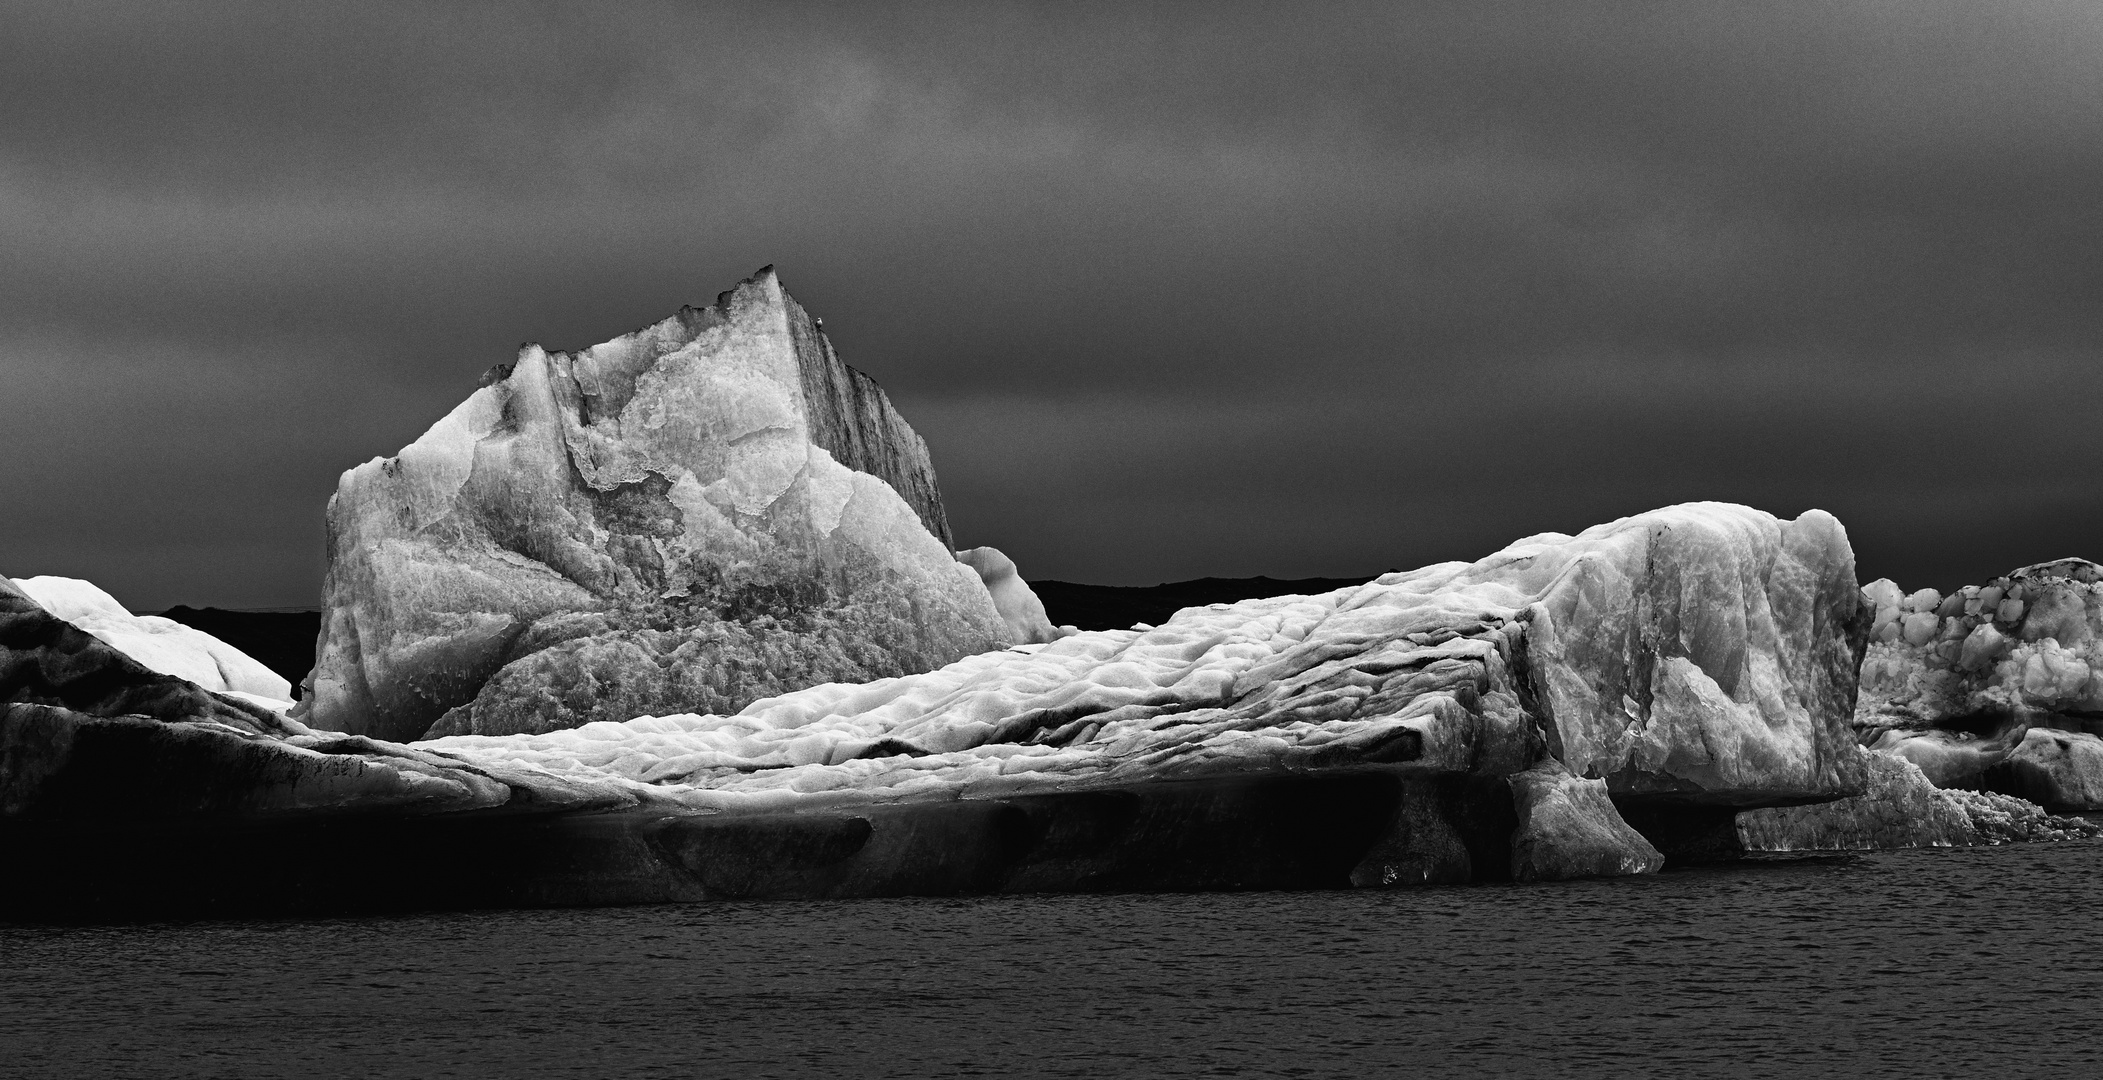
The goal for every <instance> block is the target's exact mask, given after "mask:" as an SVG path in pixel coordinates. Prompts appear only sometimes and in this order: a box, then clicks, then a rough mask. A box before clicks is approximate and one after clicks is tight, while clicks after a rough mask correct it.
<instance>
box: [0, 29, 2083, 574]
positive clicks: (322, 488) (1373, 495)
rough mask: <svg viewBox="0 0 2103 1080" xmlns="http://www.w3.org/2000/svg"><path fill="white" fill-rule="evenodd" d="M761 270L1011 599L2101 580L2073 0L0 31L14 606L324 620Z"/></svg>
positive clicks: (2, 371)
mask: <svg viewBox="0 0 2103 1080" xmlns="http://www.w3.org/2000/svg"><path fill="white" fill-rule="evenodd" d="M769 263H772V264H775V265H776V266H778V267H779V269H780V271H781V274H782V278H783V280H784V281H785V282H786V283H787V285H788V287H789V288H790V290H791V291H793V292H794V293H795V294H796V295H797V297H798V298H799V299H801V300H802V301H803V302H804V303H805V304H806V305H807V306H808V307H810V308H811V310H812V311H813V312H814V313H816V314H818V315H821V316H823V317H824V318H825V326H826V330H827V332H828V333H829V334H830V335H831V336H832V338H833V340H834V342H835V344H837V345H838V346H839V348H840V350H841V352H842V354H843V356H844V357H845V358H846V359H847V360H848V362H849V363H852V364H854V365H855V366H857V367H859V368H861V369H862V370H864V371H867V372H869V373H870V374H871V375H873V376H875V377H876V379H877V380H878V381H879V382H881V383H882V384H883V385H884V387H885V388H886V389H887V390H888V391H889V392H890V393H891V395H892V398H893V399H894V401H895V402H896V403H897V405H898V407H899V408H900V410H901V411H902V412H903V413H904V414H905V416H906V417H907V419H908V420H910V421H911V422H912V423H913V425H914V426H915V427H916V428H918V429H919V431H920V432H921V433H922V434H923V435H925V436H926V437H927V440H928V442H929V443H930V445H931V446H932V447H933V450H934V454H935V464H936V467H937V470H938V472H939V474H940V477H941V480H942V485H943V491H944V495H945V497H946V498H947V500H948V503H949V508H950V513H951V517H952V521H953V523H954V525H955V527H956V532H957V536H958V539H959V541H960V542H961V543H963V544H966V545H976V544H992V545H995V546H998V547H1000V548H1002V549H1004V550H1006V551H1007V552H1008V553H1009V554H1011V555H1013V556H1014V557H1015V559H1016V560H1017V562H1018V563H1019V564H1020V565H1021V567H1022V568H1023V571H1024V574H1025V575H1026V576H1030V577H1040V578H1043V577H1048V578H1062V579H1066V580H1079V581H1092V582H1101V583H1114V584H1146V583H1152V582H1156V581H1162V580H1174V579H1180V578H1190V577H1197V576H1201V575H1225V576H1241V575H1252V574H1259V573H1262V574H1269V575H1272V576H1278V577H1297V576H1307V575H1336V576H1341V575H1347V574H1360V573H1363V574H1371V573H1375V572H1378V571H1380V570H1383V569H1388V568H1398V567H1408V566H1415V565H1420V564H1422V563H1425V562H1430V561H1434V560H1439V559H1447V558H1474V557H1478V556H1480V555H1483V554H1486V553H1488V552H1489V551H1491V550H1494V549H1495V548H1497V547H1499V546H1501V545H1503V544H1504V543H1506V542H1507V541H1509V540H1511V539H1514V538H1517V537H1519V536H1521V535H1525V534H1527V533H1532V532H1537V531H1541V530H1546V529H1555V530H1561V531H1576V530H1578V529H1581V528H1584V527H1585V526H1588V525H1591V524H1594V523H1596V522H1600V521H1604V520H1607V519H1610V518H1613V517H1616V516H1620V515H1623V514H1628V513H1633V512H1637V511H1641V510H1645V509H1648V508H1651V507H1654V506H1658V505H1662V504H1666V503H1671V502H1677V501H1681V500H1687V499H1698V498H1713V499H1727V500H1733V501H1740V502H1746V503H1750V504H1752V505H1755V506H1758V507H1761V508H1763V509H1767V510H1770V511H1773V512H1775V513H1778V514H1783V515H1794V514H1796V513H1798V512H1800V511H1802V510H1804V509H1807V508H1810V507H1821V508H1824V509H1827V510H1830V511H1832V512H1834V513H1835V514H1837V515H1839V516H1840V518H1841V520H1842V521H1844V522H1845V523H1846V524H1847V525H1848V528H1849V532H1850V535H1851V536H1852V538H1853V540H1854V543H1855V546H1856V551H1857V555H1858V558H1859V560H1860V563H1861V569H1862V573H1863V577H1864V579H1865V580H1867V579H1868V578H1871V577H1876V576H1882V575H1889V576H1892V577H1895V578H1897V579H1898V580H1899V581H1900V582H1901V583H1902V584H1904V585H1906V586H1907V587H1909V588H1912V587H1919V586H1922V585H1935V586H1938V587H1943V588H1947V587H1950V586H1953V585H1957V584H1963V583H1965V582H1969V581H1977V580H1981V579H1984V578H1986V577H1990V576H1992V575H1994V574H1996V573H1999V572H2002V571H2005V570H2008V569H2011V568H2013V567H2015V566H2017V565H2021V564H2024V563H2028V562H2034V561H2038V560H2041V559H2046V558H2053V557H2058V556H2063V555H2069V554H2080V555H2086V556H2089V557H2095V558H2103V486H2099V483H2098V478H2099V475H2103V434H2099V429H2098V425H2097V417H2098V416H2099V413H2103V5H2098V4H2095V3H2087V2H2082V3H2065V4H2033V3H2021V2H1996V3H1992V4H1977V3H1964V4H1939V3H1929V2H1905V3H1883V4H1860V3H1832V4H1809V3H1806V4H1714V5H1710V4H1689V3H1683V2H1673V3H1661V4H1614V5H1604V6H1602V5H1589V4H1585V5H1577V4H1564V3H1554V4H1543V5H1539V6H1531V5H1495V6H1490V5H1478V4H1474V3H1461V4H1452V5H1444V4H1422V3H1420V4H1400V3H1383V4H1367V5H1363V6H1352V5H1342V4H1338V5H1310V4H1274V5H1252V6H1249V7H1246V8H1236V7H1232V6H1229V5H1225V4H1205V5H1195V4H1193V5H1187V6H1185V5H1162V6H1157V7H1147V6H1144V5H1138V4H1115V5H1103V6H1099V7H1080V6H1073V5H1063V4H1061V5H1043V6H1041V7H1037V8H1028V7H1015V8H997V7H990V6H983V5H972V6H962V5H959V6H955V7H949V6H918V5H906V6H890V5H879V4H855V5H838V6H798V5H793V4H784V3H769V4H763V5H752V6H749V7H728V6H724V7H717V6H711V5H698V4H691V5H689V4H677V5H655V4H643V3H626V4H619V5H614V4H598V3H594V4H579V5H574V6H565V5H558V4H523V3H519V4H502V5H497V4H491V5H477V4H454V5H399V6H397V5H391V4H379V3H370V4H361V5H356V6H326V5H320V4H314V5H307V4H300V5H285V4H277V3H270V4H257V5H253V6H248V5H243V4H237V3H212V4H190V3H169V2H152V3H139V4H135V5H121V4H88V3H77V2H67V3H53V4H48V5H47V4H38V3H23V2H16V0H5V2H4V3H0V417H4V425H5V427H4V430H5V436H4V445H5V447H6V450H5V454H4V457H0V573H4V574H7V575H10V576H17V577H20V576H27V575H31V574H39V573H57V574H68V575H74V576H81V577H87V578H90V579H92V580H94V581H96V582H98V583H100V584H102V585H104V586H105V587H107V588H109V589H111V591H113V592H114V593H116V594H117V596H118V597H119V598H120V599H122V600H124V601H125V602H126V603H128V604H129V605H131V606H132V607H133V608H134V609H135V610H158V609H159V608H161V607H165V606H168V605H170V604H175V603H187V604H193V605H206V604H215V605H220V606H234V607H244V606H297V605H312V604H314V603H316V602H317V600H318V596H319V587H320V575H321V568H322V508H323V504H324V503H325V501H326V499H327V497H328V495H329V493H330V492H331V491H332V490H334V485H335V479H336V476H337V475H338V474H339V473H340V472H341V471H342V470H344V469H346V468H349V467H351V466H353V465H355V464H357V463H359V462H361V461H364V460H366V459H368V458H371V457H374V456H376V455H385V454H391V453H393V452H394V451H395V450H396V449H398V448H399V447H401V446H402V445H404V444H405V443H407V442H409V441H410V440H412V439H414V438H415V437H416V436H417V435H418V434H419V433H420V432H421V431H422V430H423V429H424V428H425V427H427V426H428V425H429V424H430V423H431V422H432V421H434V420H436V419H437V418H438V417H439V416H441V415H443V414H444V413H445V412H446V411H447V410H448V409H450V408H451V407H452V406H453V405H454V404H455V403H456V402H458V401H459V400H460V399H461V398H462V397H464V396H466V394H468V393H469V392H470V391H471V390H472V389H473V388H474V385H475V379H476V377H477V376H478V375H479V374H480V373H481V372H482V371H483V370H484V369H486V368H487V367H489V366H490V365H491V364H494V363H500V362H504V361H507V360H509V359H511V357H512V355H513V354H514V352H515V350H516V349H517V347H518V345H519V343H520V342H522V341H529V340H530V341H539V342H542V343H545V344H546V345H548V346H549V347H551V348H578V347H582V346H585V345H589V344H592V343H594V342H598V341H601V340H604V339H606V338H609V337H612V336H614V335H616V334H619V333H622V332H625V331H627V330H630V329H633V328H636V327H638V326H642V325H645V324H647V323H649V322H652V321H655V320H656V319H658V318H661V317H663V316H665V315H667V314H670V313H671V312H672V311H674V310H676V309H677V308H678V307H679V305H681V304H683V303H697V304H698V303H706V302H709V301H711V300H712V299H713V298H714V297H715V295H716V294H717V293H718V292H720V291H722V290H724V289H726V288H728V287H729V286H730V285H732V284H733V283H734V282H736V281H737V280H738V279H740V278H742V277H744V276H746V275H748V274H750V273H751V272H752V271H754V270H756V269H757V268H759V267H760V266H762V265H766V264H769Z"/></svg>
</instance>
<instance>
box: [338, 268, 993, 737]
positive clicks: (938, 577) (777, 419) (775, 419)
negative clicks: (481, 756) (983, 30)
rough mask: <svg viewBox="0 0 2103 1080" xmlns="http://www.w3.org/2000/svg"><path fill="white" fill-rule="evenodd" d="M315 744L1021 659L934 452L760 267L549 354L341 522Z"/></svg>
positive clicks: (737, 702) (348, 508)
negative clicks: (328, 733)
mask: <svg viewBox="0 0 2103 1080" xmlns="http://www.w3.org/2000/svg"><path fill="white" fill-rule="evenodd" d="M328 527H329V543H328V554H329V562H328V571H327V575H326V578H325V579H324V582H323V607H324V612H323V619H322V629H321V637H320V640H319V642H318V645H317V650H316V665H315V668H314V672H313V674H312V676H311V680H312V693H311V695H309V700H307V701H302V702H301V705H300V708H299V710H298V712H297V716H298V718H299V719H300V720H301V721H302V722H303V723H306V724H309V725H311V726H313V727H316V728H323V729H329V730H335V731H342V732H347V733H353V734H361V735H370V736H373V737H376V738H382V739H388V740H396V741H401V740H412V739H416V738H418V737H421V736H423V735H425V734H426V733H434V734H440V735H446V734H452V735H460V734H512V733H533V732H543V731H548V730H554V729H559V728H567V727H574V726H577V725H579V724H584V723H590V722H593V721H604V720H627V719H630V718H633V717H636V716H640V715H645V714H652V713H663V712H676V711H683V710H700V711H706V712H723V713H732V712H736V711H737V710H739V709H741V708H743V707H745V706H746V705H748V704H750V703H751V702H752V701H755V700H758V699H760V698H766V697H772V696H775V695H777V694H780V693H783V692H785V691H789V690H797V689H802V688H804V687H807V686H812V685H816V684H820V683H827V682H837V681H847V682H865V681H869V680H872V679H879V678H884V677H888V676H895V675H904V674H908V673H911V672H919V671H927V670H930V669H933V668H937V667H940V666H942V665H943V664H947V663H950V662H953V661H956V660H959V659H962V658H964V657H966V656H970V655H973V654H976V653H980V652H984V651H986V650H988V649H992V648H998V647H1000V646H1002V645H1005V644H1009V643H1011V642H1012V641H1013V638H1012V637H1011V636H1010V635H1011V633H1012V632H1011V630H1010V629H1009V626H1008V624H1007V622H1005V621H1004V620H1003V619H1002V617H1001V615H1000V613H999V612H998V611H997V610H996V608H995V603H994V600H993V598H992V596H991V595H990V594H989V593H988V591H987V588H986V586H985V585H984V584H983V583H982V582H981V580H980V578H979V575H978V574H977V573H974V572H973V570H972V569H971V568H970V567H967V566H964V565H962V564H960V563H959V562H958V561H957V560H956V558H955V557H954V556H953V554H952V552H951V538H950V533H949V524H948V519H947V518H946V516H945V514H944V511H943V507H942V501H941V495H940V492H939V490H938V489H937V487H936V484H935V476H934V468H933V465H932V463H931V460H930V458H929V456H928V452H927V446H926V444H925V443H924V442H923V441H922V440H921V439H920V437H919V436H918V435H917V434H915V433H914V432H913V430H912V428H911V427H909V426H908V425H907V424H906V423H905V421H904V420H903V419H902V418H900V417H899V415H898V413H897V411H896V410H895V409H893V408H892V406H891V404H890V401H889V399H888V398H886V397H885V395H884V392H883V391H882V390H881V389H880V388H878V387H877V385H876V384H875V382H874V381H872V380H870V379H869V378H868V377H867V376H866V375H863V374H861V373H860V372H857V371H855V370H854V369H852V368H850V367H848V366H847V365H846V364H844V363H843V362H841V361H840V359H839V357H838V355H837V354H836V353H835V352H834V350H833V348H832V345H831V343H830V342H829V341H828V340H827V339H826V337H825V335H824V333H823V332H822V331H821V330H819V329H818V326H817V322H816V320H814V319H813V318H811V316H810V315H809V313H807V312H806V311H805V310H804V309H803V308H802V307H801V306H800V305H799V304H797V303H796V301H795V299H794V298H793V297H791V296H790V295H789V294H788V292H787V291H786V290H784V289H783V288H782V285H781V282H780V281H779V279H778V278H776V276H775V275H774V273H773V271H772V269H771V268H770V269H766V270H762V271H761V272H760V273H759V274H757V275H755V276H754V277H752V278H750V279H748V280H746V281H744V282H742V283H740V284H739V285H738V286H737V287H736V288H734V289H732V290H730V291H729V292H726V293H724V294H722V295H721V296H720V297H718V298H717V301H716V303H715V304H714V305H713V306H710V307H706V308H693V307H688V308H684V309H681V310H680V312H679V313H678V314H676V315H674V316H672V317H671V318H668V319H665V320H664V321H662V322H659V323H657V324H655V325H653V326H650V327H647V328H645V329H642V330H639V331H636V332H635V333H632V334H628V335H625V336H622V337H619V338H616V339H614V340H613V341H609V342H606V343H604V344H601V345H597V346H593V347H591V348H588V349H584V350H582V351H579V352H573V353H572V352H550V351H548V350H546V349H543V348H541V347H540V346H538V345H529V346H527V347H525V348H524V349H522V350H521V351H520V353H519V356H518V359H517V362H516V363H513V364H511V365H507V366H503V367H499V368H497V369H495V370H493V371H491V372H490V373H489V375H488V376H486V377H485V378H484V380H483V385H482V386H481V387H480V388H479V389H477V390H476V391H475V392H474V393H473V394H472V395H470V396H469V397H468V398H467V400H465V401H463V402H462V403H461V404H460V405H459V406H458V407H457V408H455V409H454V410H453V411H452V412H451V413H449V414H448V415H447V416H446V417H444V418H443V419H441V420H439V421H438V422H437V423H436V424H435V425H433V426H432V427H431V429H430V430H429V431H427V432H425V433H424V434H423V435H422V436H421V437H420V438H418V439H417V440H416V441H415V442H414V443H412V444H411V445H409V446H407V447H405V448H403V449H402V450H401V451H400V452H399V453H397V454H396V455H395V456H393V457H390V458H384V459H374V460H372V461H369V462H367V463H365V464H363V465H360V466H358V467H357V468H354V469H352V470H350V471H349V472H346V473H345V474H344V475H343V477H342V480H341V481H340V483H339V484H338V487H337V490H336V493H335V495H334V496H333V497H332V498H331V499H330V500H329V506H328Z"/></svg>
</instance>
